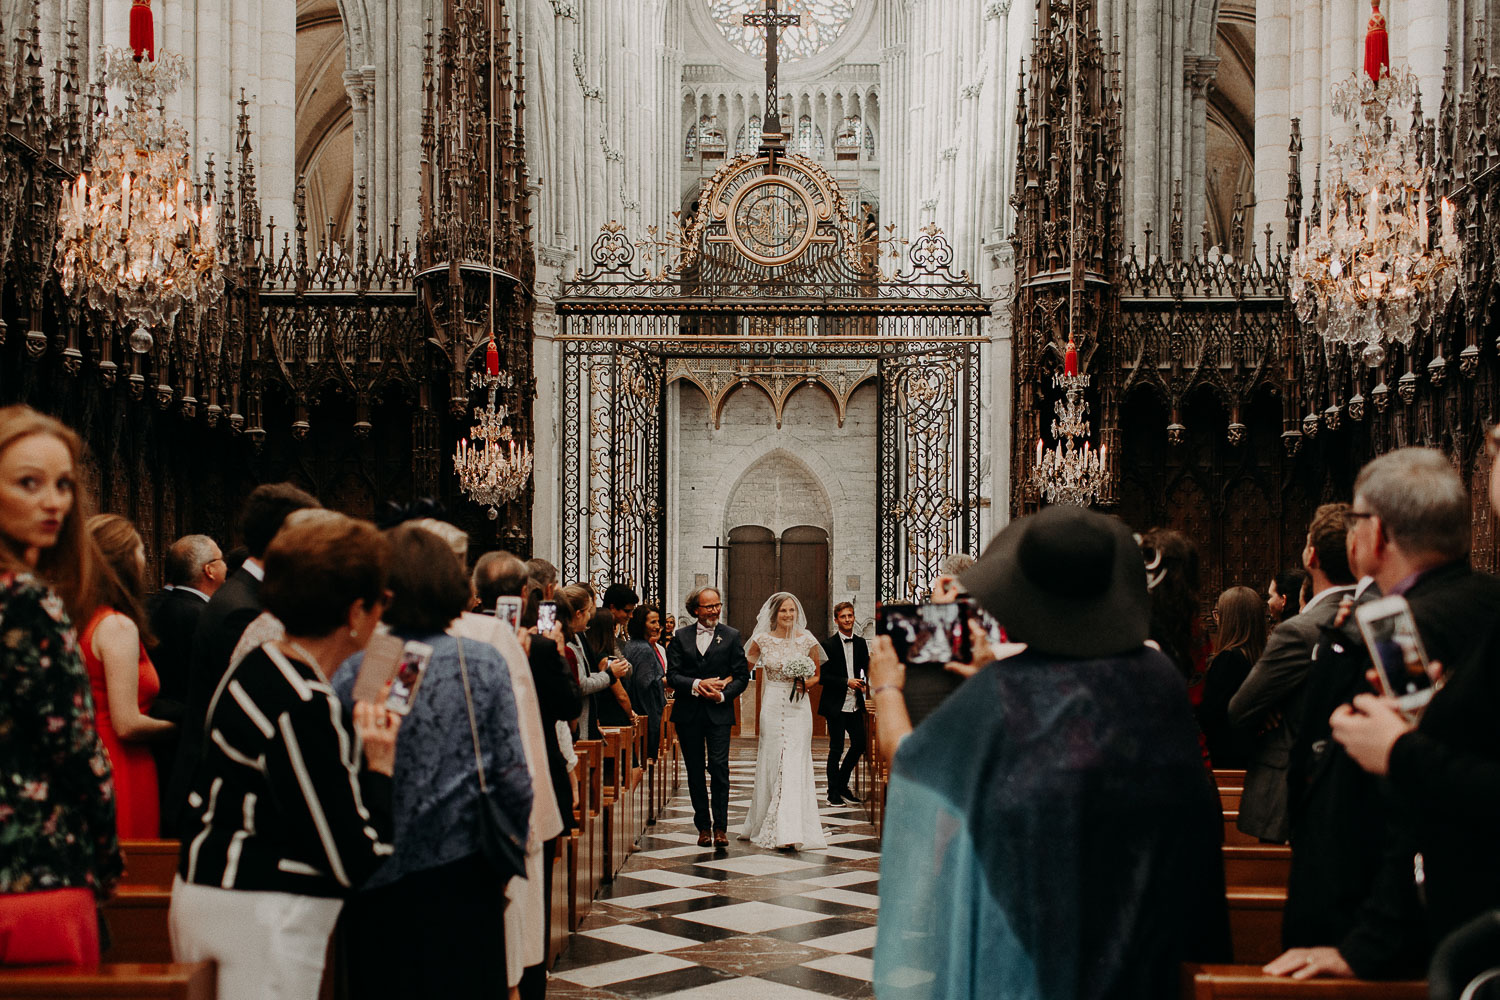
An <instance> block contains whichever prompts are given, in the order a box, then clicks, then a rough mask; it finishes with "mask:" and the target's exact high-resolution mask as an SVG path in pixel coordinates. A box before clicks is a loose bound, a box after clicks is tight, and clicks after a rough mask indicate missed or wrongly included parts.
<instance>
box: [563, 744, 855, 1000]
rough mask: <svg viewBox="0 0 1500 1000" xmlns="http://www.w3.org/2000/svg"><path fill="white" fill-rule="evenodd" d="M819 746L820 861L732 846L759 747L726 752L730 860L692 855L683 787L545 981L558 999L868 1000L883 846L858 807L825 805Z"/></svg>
mask: <svg viewBox="0 0 1500 1000" xmlns="http://www.w3.org/2000/svg"><path fill="white" fill-rule="evenodd" d="M827 752H828V750H827V744H826V742H824V741H818V742H815V743H814V744H813V757H814V761H815V768H816V770H817V774H818V791H819V796H820V801H819V806H820V807H821V811H822V821H823V827H824V830H825V831H827V834H828V841H829V846H828V849H827V850H825V851H816V852H813V851H802V852H798V853H794V854H793V853H782V852H779V851H766V850H761V849H760V848H758V847H755V846H753V845H751V844H750V843H749V841H744V840H739V839H737V838H736V832H737V830H738V828H739V825H740V824H741V823H742V822H743V821H744V816H745V810H746V808H748V806H749V805H750V794H751V789H752V786H753V785H754V779H755V741H754V740H753V739H744V740H735V742H734V746H733V748H732V749H731V751H730V782H731V784H732V786H733V787H732V790H731V795H730V802H729V849H728V851H727V852H726V851H722V850H721V851H719V852H715V851H714V849H713V848H701V847H698V846H697V839H698V838H697V832H696V830H695V829H694V827H693V816H692V805H691V804H690V803H689V802H688V797H687V782H686V780H684V781H683V782H682V788H681V791H682V794H681V795H679V796H678V797H677V798H676V799H675V800H673V802H672V803H671V805H670V806H669V807H668V809H667V811H666V814H665V815H664V816H662V817H659V818H658V819H657V822H656V825H655V826H654V827H651V828H649V830H648V832H647V835H646V836H645V838H643V839H642V841H641V846H640V850H639V851H637V853H635V854H633V855H632V856H631V857H630V859H629V860H628V861H627V862H626V865H625V869H624V871H622V872H621V874H620V876H619V877H618V878H616V879H615V882H614V884H613V885H611V886H608V887H606V888H605V889H604V890H603V891H602V892H601V893H600V896H599V899H598V900H596V901H595V903H594V908H593V910H592V911H591V912H590V914H589V916H588V919H587V920H586V921H584V924H583V927H582V928H581V929H580V931H579V932H578V934H576V935H575V936H574V937H573V940H572V942H571V943H570V944H569V946H568V949H567V951H565V952H564V953H563V956H562V958H561V959H560V960H559V961H558V964H557V968H556V969H555V970H554V972H553V974H552V977H551V978H550V980H549V981H548V985H547V995H548V996H549V997H555V998H560V1000H580V998H585V997H587V998H590V1000H618V998H646V997H652V998H658V997H659V998H669V997H670V998H680V1000H816V998H820V997H843V998H856V997H873V996H874V991H873V989H872V988H871V985H870V978H871V968H872V963H871V954H872V953H873V951H874V947H875V918H876V912H877V910H878V908H879V906H880V897H879V896H878V895H876V893H877V891H878V890H877V886H878V884H879V881H878V880H879V861H880V855H879V853H878V851H879V841H878V840H877V839H876V837H875V829H874V827H872V826H871V825H870V824H868V823H867V822H866V821H865V813H864V808H863V806H860V805H847V806H843V807H834V806H830V805H828V803H827V801H826V800H824V799H823V798H822V796H823V795H825V794H826V785H825V784H824V778H823V758H824V756H825V755H826V754H827Z"/></svg>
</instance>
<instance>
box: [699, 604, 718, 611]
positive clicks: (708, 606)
mask: <svg viewBox="0 0 1500 1000" xmlns="http://www.w3.org/2000/svg"><path fill="white" fill-rule="evenodd" d="M723 606H724V605H723V604H700V605H698V610H699V611H718V610H719V609H720V608H722V607H723Z"/></svg>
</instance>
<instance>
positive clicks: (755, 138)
mask: <svg viewBox="0 0 1500 1000" xmlns="http://www.w3.org/2000/svg"><path fill="white" fill-rule="evenodd" d="M760 139H761V131H760V115H751V116H750V121H749V122H747V123H746V124H744V125H741V126H740V134H739V135H738V136H737V137H736V138H735V141H734V151H735V154H736V155H738V156H743V155H744V154H746V153H753V152H755V151H756V150H757V149H760Z"/></svg>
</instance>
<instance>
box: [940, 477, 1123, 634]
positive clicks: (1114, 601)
mask: <svg viewBox="0 0 1500 1000" xmlns="http://www.w3.org/2000/svg"><path fill="white" fill-rule="evenodd" d="M959 582H960V583H961V584H962V585H963V588H964V589H965V590H966V591H968V592H969V594H970V595H971V596H973V598H974V599H975V600H977V601H978V602H979V603H980V605H981V606H982V607H983V608H984V609H985V610H986V611H988V612H989V613H990V614H992V615H994V616H995V618H996V619H997V620H998V621H999V622H1000V624H1001V625H1003V626H1004V627H1005V631H1006V633H1007V634H1008V635H1009V636H1010V638H1011V639H1013V640H1014V641H1016V642H1024V643H1026V644H1027V645H1029V646H1030V647H1031V648H1032V649H1035V650H1037V651H1039V652H1043V653H1051V654H1053V655H1056V656H1066V657H1070V658H1075V659H1094V658H1098V657H1104V656H1115V655H1118V654H1121V653H1128V652H1131V651H1133V650H1136V649H1139V648H1140V646H1141V644H1142V643H1144V642H1145V641H1146V638H1147V636H1148V635H1149V634H1150V630H1151V595H1150V594H1149V593H1148V592H1147V590H1146V566H1145V562H1144V560H1143V559H1142V557H1141V550H1140V546H1138V545H1137V544H1136V541H1135V537H1134V536H1133V535H1132V534H1131V533H1130V529H1129V528H1127V527H1126V526H1125V525H1124V524H1123V523H1121V522H1120V521H1118V520H1116V519H1114V518H1110V517H1105V516H1104V515H1103V514H1096V513H1095V512H1093V511H1091V510H1086V509H1084V508H1082V507H1072V506H1061V505H1060V506H1056V507H1047V508H1045V509H1044V510H1042V511H1041V512H1040V513H1037V514H1033V515H1031V516H1030V517H1023V518H1021V519H1019V520H1016V521H1012V522H1011V523H1010V524H1009V525H1008V526H1007V527H1006V528H1005V529H1004V530H1003V531H1001V532H1000V534H998V535H996V536H995V537H994V539H993V540H992V541H991V542H990V544H989V545H988V546H987V547H986V548H985V550H984V554H983V555H982V556H980V557H979V560H978V561H977V562H975V563H974V565H973V566H971V567H969V569H968V570H966V571H965V572H964V573H963V575H962V576H960V577H959Z"/></svg>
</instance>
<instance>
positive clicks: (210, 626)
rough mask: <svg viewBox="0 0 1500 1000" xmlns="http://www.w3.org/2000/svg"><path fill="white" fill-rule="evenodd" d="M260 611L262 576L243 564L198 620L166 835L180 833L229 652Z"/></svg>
mask: <svg viewBox="0 0 1500 1000" xmlns="http://www.w3.org/2000/svg"><path fill="white" fill-rule="evenodd" d="M260 612H261V604H260V581H259V580H257V579H256V578H255V577H254V576H253V575H251V573H250V571H249V570H246V569H244V568H241V569H239V570H237V571H235V573H234V575H233V576H231V577H230V578H229V579H228V580H226V581H224V586H222V587H220V588H219V589H218V591H217V592H216V593H215V594H214V596H213V599H212V600H210V601H209V602H208V605H207V606H206V607H205V608H204V609H203V614H202V617H200V618H199V619H198V630H197V632H196V633H194V635H193V653H192V658H191V659H190V660H189V661H188V684H187V711H186V713H185V714H184V715H183V719H182V728H181V730H180V731H179V736H180V739H179V741H178V744H177V764H176V766H175V767H173V768H172V777H171V780H170V781H169V782H168V791H167V796H166V801H167V805H168V808H167V810H166V811H164V812H163V813H162V834H163V836H176V835H177V832H178V829H179V825H178V824H179V820H180V816H181V814H182V813H183V811H184V810H183V807H184V806H185V805H186V804H187V795H188V792H189V791H190V790H191V788H192V781H193V770H194V769H195V768H196V767H197V766H198V758H199V757H201V756H202V755H203V723H204V720H205V718H206V717H207V715H208V703H209V702H210V701H212V700H213V696H214V691H215V690H216V689H217V688H218V686H219V681H220V680H222V679H223V677H224V673H225V672H226V671H227V670H228V669H229V657H230V656H231V655H233V653H234V647H235V646H236V645H237V644H238V643H239V641H240V636H241V635H243V634H244V633H245V629H246V628H248V627H249V625H250V623H251V622H253V621H255V619H256V618H257V617H258V616H259V615H260Z"/></svg>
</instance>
